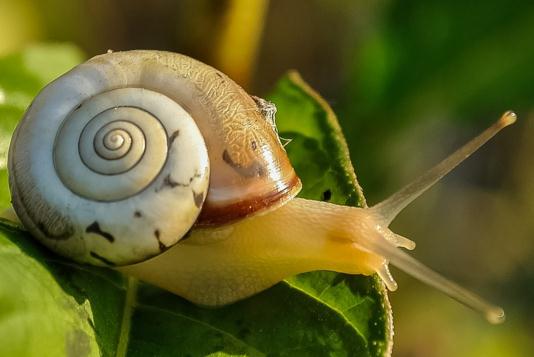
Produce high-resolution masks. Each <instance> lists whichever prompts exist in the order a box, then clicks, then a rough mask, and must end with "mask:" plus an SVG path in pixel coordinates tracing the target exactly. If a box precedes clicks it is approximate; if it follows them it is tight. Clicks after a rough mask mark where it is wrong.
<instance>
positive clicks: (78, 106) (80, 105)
mask: <svg viewBox="0 0 534 357" xmlns="http://www.w3.org/2000/svg"><path fill="white" fill-rule="evenodd" d="M82 105H83V103H80V104H78V105H77V106H76V108H74V111H76V110H78V109H80V108H81V107H82Z"/></svg>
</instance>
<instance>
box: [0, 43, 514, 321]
mask: <svg viewBox="0 0 534 357" xmlns="http://www.w3.org/2000/svg"><path fill="white" fill-rule="evenodd" d="M275 111H276V109H275V107H274V105H273V104H271V103H269V102H267V101H264V100H262V99H260V98H256V97H252V96H250V95H248V94H247V93H246V92H245V91H244V90H243V89H242V88H241V87H239V86H238V85H237V84H236V83H234V82H233V81H232V80H231V79H229V78H228V77H226V76H225V75H224V74H222V73H220V72H219V71H217V70H216V69H214V68H212V67H210V66H207V65H205V64H203V63H200V62H198V61H195V60H193V59H191V58H189V57H187V56H183V55H179V54H174V53H169V52H159V51H128V52H115V53H108V54H104V55H101V56H97V57H94V58H92V59H90V60H89V61H87V62H86V63H83V64H81V65H79V66H77V67H75V68H74V69H72V70H71V71H70V72H68V73H66V74H65V75H63V76H61V77H60V78H58V79H57V80H56V81H54V82H52V83H51V84H49V85H48V86H47V87H46V88H45V89H43V90H42V91H41V93H40V94H39V95H38V96H37V97H36V98H35V100H34V101H33V103H32V105H31V106H30V108H28V110H27V112H26V113H25V115H24V118H23V119H22V120H21V122H20V124H19V126H18V127H17V130H16V132H15V134H14V136H13V139H12V141H11V146H10V153H9V160H8V166H9V181H10V189H11V193H12V202H13V207H14V209H15V212H16V214H17V216H18V218H19V219H20V220H21V222H22V224H23V225H24V226H25V227H26V228H27V229H28V230H29V231H30V232H31V233H32V235H33V236H34V237H36V238H37V239H38V240H39V241H40V242H41V243H43V244H44V245H45V246H47V247H48V248H50V249H51V250H53V251H55V252H57V253H59V254H61V255H63V256H66V257H69V258H71V259H74V260H76V261H78V262H81V263H89V264H93V265H100V266H102V265H103V266H110V267H114V268H116V269H118V270H120V271H122V272H124V273H125V274H128V275H131V276H134V277H136V278H140V279H142V280H145V281H148V282H150V283H153V284H155V285H157V286H160V287H162V288H164V289H167V290H169V291H171V292H174V293H176V294H178V295H180V296H183V297H185V298H186V299H188V300H190V301H192V302H195V303H197V304H201V305H209V306H217V305H224V304H228V303H232V302H235V301H237V300H240V299H243V298H246V297H248V296H251V295H253V294H255V293H257V292H259V291H262V290H264V289H266V288H268V287H270V286H272V285H274V284H275V283H277V282H278V281H280V280H282V279H284V278H286V277H289V276H291V275H294V274H298V273H302V272H306V271H313V270H333V271H338V272H344V273H351V274H366V275H369V274H373V273H377V274H378V275H379V276H380V277H381V278H382V280H383V281H384V283H385V284H386V286H387V287H388V288H389V289H390V290H395V289H396V283H395V281H394V280H393V278H392V277H391V275H390V273H389V270H388V263H389V262H391V263H392V264H394V265H396V266H398V267H399V268H401V269H403V270H405V271H406V272H407V273H409V274H411V275H413V276H415V277H417V278H419V279H420V280H422V281H424V282H426V283H428V284H430V285H432V286H434V287H436V288H438V289H441V290H443V291H444V292H445V293H447V294H449V295H450V296H452V297H454V298H456V299H458V300H460V301H461V302H463V303H465V304H467V305H469V306H471V307H473V308H475V309H478V310H481V311H482V312H484V313H485V314H486V317H487V318H488V319H489V320H490V321H493V322H498V321H500V320H502V319H503V317H504V313H503V312H502V309H500V308H498V307H495V306H492V305H490V304H488V303H486V302H485V301H483V300H482V299H480V298H479V297H478V296H476V295H474V294H472V293H470V292H468V291H466V290H464V289H463V288H461V287H459V286H457V285H456V284H454V283H452V282H450V281H448V280H446V279H445V278H443V277H441V276H439V275H438V274H436V273H435V272H433V271H431V270H430V269H428V268H426V267H425V266H423V265H422V264H421V263H419V262H417V261H416V260H414V259H413V258H411V257H410V256H409V255H408V254H406V253H405V252H403V251H402V250H400V249H399V248H398V247H403V248H407V249H413V248H414V247H415V244H414V243H413V242H412V241H411V240H409V239H407V238H404V237H402V236H399V235H397V234H395V233H393V232H391V231H390V230H389V229H388V225H389V224H390V223H391V221H392V220H393V219H394V218H395V216H396V215H397V214H398V213H399V212H400V211H401V210H402V209H403V208H404V207H405V206H407V205H408V204H409V203H410V202H411V201H413V200H414V199H415V198H416V197H418V196H419V195H420V194H421V193H423V192H424V191H425V190H426V189H428V188H429V187H430V186H432V185H433V184H434V183H435V182H437V181H438V180H439V179H440V178H441V177H443V176H444V175H445V174H446V173H447V172H449V171H450V170H452V169H453V168H454V167H455V166H456V165H458V164H459V163H460V162H461V161H462V160H463V159H465V158H466V157H467V156H469V155H470V154H471V153H472V152H474V151H475V150H476V149H477V148H478V147H480V146H481V145H482V144H484V143H485V142H486V141H487V140H489V139H490V138H491V137H492V136H493V135H495V133H497V132H498V131H499V130H500V129H501V128H503V127H504V126H506V125H508V124H511V123H512V122H514V121H515V114H513V113H512V112H507V113H505V114H504V115H503V116H502V117H501V119H500V120H499V121H498V122H496V123H495V124H494V125H493V126H492V127H490V128H489V129H487V130H486V131H484V132H483V133H482V134H481V135H479V136H478V137H477V138H475V139H473V140H472V141H470V142H469V143H468V144H466V145H465V146H464V147H462V148H461V149H460V150H458V151H457V152H455V153H453V154H452V155H451V156H450V157H449V158H447V159H446V160H444V161H443V162H441V163H440V164H438V165H437V166H436V167H434V168H433V169H431V170H430V171H428V172H427V173H426V174H424V175H422V176H421V177H420V178H419V179H417V180H416V181H415V182H414V183H412V184H410V185H408V186H406V187H405V188H403V189H401V190H400V191H399V192H397V193H396V194H394V195H392V196H391V197H390V198H388V199H387V200H385V201H383V202H382V203H379V204H378V205H375V206H373V207H371V208H354V207H345V206H338V205H334V204H330V203H324V202H317V201H310V200H304V199H299V198H295V195H296V194H297V193H298V191H299V190H300V188H301V184H300V180H299V179H298V177H297V176H296V174H295V171H294V170H293V168H292V166H291V164H290V163H289V160H288V157H287V155H286V153H285V150H284V148H283V146H282V144H281V143H280V140H279V138H278V134H277V131H276V126H275V124H274V113H275Z"/></svg>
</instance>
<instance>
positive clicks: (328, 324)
mask: <svg viewBox="0 0 534 357" xmlns="http://www.w3.org/2000/svg"><path fill="white" fill-rule="evenodd" d="M40 48H41V51H39V52H38V53H39V56H40V57H39V56H37V57H34V58H33V59H31V60H30V59H28V58H29V57H28V56H30V55H29V53H31V51H34V50H30V51H29V52H28V51H26V52H23V53H22V54H18V55H14V56H10V57H8V58H4V59H0V73H2V77H1V78H0V88H1V90H2V92H1V93H3V95H4V100H3V102H1V103H0V115H1V119H0V122H1V124H0V127H2V128H3V129H2V130H3V131H2V134H1V135H3V136H4V137H6V138H7V140H8V138H9V137H8V135H11V131H12V130H13V127H14V125H15V123H16V121H17V120H18V118H19V117H20V116H21V115H22V112H23V110H24V108H25V107H26V105H28V103H29V101H30V99H31V98H32V97H33V96H34V95H35V94H36V92H37V91H38V89H39V88H40V87H42V86H43V85H44V84H45V82H46V81H48V80H50V79H51V77H53V76H56V75H57V74H60V73H62V72H64V71H66V70H67V69H68V68H69V67H71V66H72V65H73V64H74V63H73V62H78V58H75V57H76V56H78V55H77V53H78V52H77V50H75V49H73V48H71V47H61V46H60V47H40ZM73 54H74V55H73ZM30 57H31V56H30ZM40 63H43V64H46V65H45V67H46V73H45V71H42V72H40V73H36V72H35V71H36V70H37V72H39V68H40V65H39V64H40ZM17 98H18V99H17ZM270 99H271V100H272V101H274V102H275V103H276V104H277V106H278V110H279V112H278V126H279V128H280V134H281V136H282V137H284V138H288V139H292V141H291V143H290V144H288V145H287V146H286V148H287V151H288V153H289V156H290V158H291V160H292V162H293V163H294V165H295V168H296V170H297V172H298V174H299V176H300V177H301V179H302V181H303V184H304V189H303V190H302V192H301V196H302V197H307V198H312V199H324V200H330V201H332V202H335V203H339V204H350V205H364V204H365V201H364V198H363V195H362V193H361V189H360V188H359V186H358V184H357V182H356V177H355V175H354V171H353V169H352V166H351V163H350V160H349V157H348V154H347V147H346V144H345V141H344V139H343V135H342V133H341V130H340V128H339V125H338V124H337V121H336V118H335V116H334V114H333V113H332V111H331V109H330V108H329V107H328V106H327V105H326V103H325V102H324V101H323V100H322V99H321V98H320V97H319V96H318V95H317V94H316V93H314V92H313V91H312V90H311V89H310V88H309V87H308V86H307V85H306V84H305V83H304V82H303V81H302V80H301V79H300V78H299V77H298V75H297V74H296V73H290V74H289V75H288V76H286V77H284V78H283V79H282V80H281V81H280V82H279V84H278V85H277V87H276V89H275V90H274V91H273V93H272V94H271V97H270ZM5 185H6V183H5V182H2V183H1V187H0V190H3V191H1V192H2V193H1V195H0V201H1V203H2V204H7V203H8V202H9V197H8V194H7V192H8V191H7V188H6V187H5ZM391 326H392V324H391V310H390V307H389V302H388V300H387V296H386V293H385V290H384V287H383V285H382V284H381V282H380V281H379V279H378V278H376V277H365V276H349V275H343V274H336V273H333V272H312V273H306V274H302V275H299V276H296V277H292V278H290V279H287V280H286V281H284V282H281V283H279V284H277V285H276V286H274V287H272V288H271V289H268V290H267V291H264V292H262V293H260V294H258V295H256V296H254V297H252V298H249V299H246V300H243V301H240V302H238V303H235V304H232V305H229V306H226V307H222V308H218V309H205V308H200V307H197V306H195V305H192V304H191V303H189V302H187V301H185V300H184V299H182V298H180V297H178V296H175V295H173V294H170V293H168V292H166V291H163V290H161V289H158V288H155V287H153V286H150V285H148V284H144V283H140V282H138V281H134V280H133V279H126V278H124V277H122V276H121V275H119V274H118V273H116V272H114V271H111V270H107V269H99V268H94V267H88V266H80V265H77V264H74V263H71V262H68V261H66V260H64V259H62V258H59V257H57V256H55V255H54V254H52V253H50V252H48V251H47V250H45V249H44V248H42V247H41V246H40V245H39V244H37V243H35V242H34V241H33V240H32V238H31V237H30V236H29V235H28V234H27V233H25V232H24V231H22V230H20V229H19V228H17V227H15V226H13V225H11V224H9V223H7V222H5V221H2V222H0V355H2V356H15V355H16V356H98V355H104V356H126V355H127V356H147V355H151V356H168V355H169V356H170V355H180V356H182V355H186V356H264V355H271V356H310V355H312V356H323V355H332V356H384V355H389V354H390V349H391V344H392V327H391Z"/></svg>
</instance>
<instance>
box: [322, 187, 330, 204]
mask: <svg viewBox="0 0 534 357" xmlns="http://www.w3.org/2000/svg"><path fill="white" fill-rule="evenodd" d="M331 198H332V191H331V190H330V189H328V190H326V191H324V192H323V194H322V196H321V201H330V199H331Z"/></svg>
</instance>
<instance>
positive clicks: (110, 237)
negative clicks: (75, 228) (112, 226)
mask: <svg viewBox="0 0 534 357" xmlns="http://www.w3.org/2000/svg"><path fill="white" fill-rule="evenodd" d="M85 232H86V233H94V234H98V235H100V236H102V237H104V238H106V239H107V240H108V241H109V242H110V243H113V242H114V241H115V237H113V235H111V233H108V232H104V231H103V230H102V229H100V225H99V224H98V222H97V221H94V222H93V223H91V225H90V226H88V227H87V228H86V229H85Z"/></svg>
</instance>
